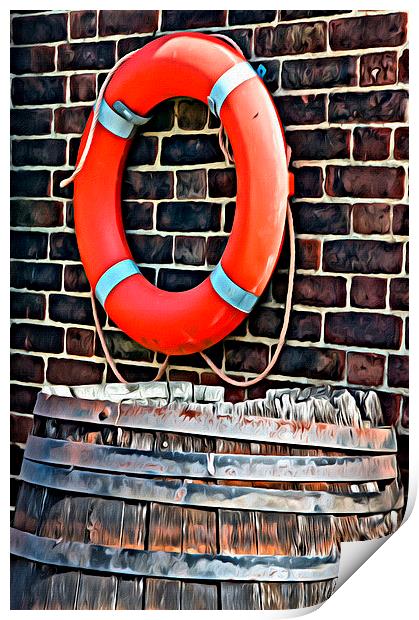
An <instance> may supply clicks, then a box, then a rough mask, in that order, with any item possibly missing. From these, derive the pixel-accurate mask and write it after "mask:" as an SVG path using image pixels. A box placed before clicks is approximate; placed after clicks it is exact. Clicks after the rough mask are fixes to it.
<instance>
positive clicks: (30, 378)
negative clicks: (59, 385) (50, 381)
mask: <svg viewBox="0 0 419 620" xmlns="http://www.w3.org/2000/svg"><path fill="white" fill-rule="evenodd" d="M10 378H11V379H12V380H13V379H15V380H16V381H23V382H29V383H43V381H44V360H43V359H42V357H38V356H35V355H25V354H23V353H14V354H13V355H12V356H11V358H10ZM61 379H62V378H61ZM61 382H62V380H61Z"/></svg>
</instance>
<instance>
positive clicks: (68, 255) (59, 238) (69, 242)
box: [49, 233, 80, 260]
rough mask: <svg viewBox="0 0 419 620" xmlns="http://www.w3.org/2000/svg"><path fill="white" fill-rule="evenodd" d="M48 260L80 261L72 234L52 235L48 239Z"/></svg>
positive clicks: (74, 237) (75, 240)
mask: <svg viewBox="0 0 419 620" xmlns="http://www.w3.org/2000/svg"><path fill="white" fill-rule="evenodd" d="M49 254H50V258H53V259H58V260H80V254H79V249H78V246H77V239H76V236H75V235H74V234H73V233H53V234H52V235H51V238H50V253H49Z"/></svg>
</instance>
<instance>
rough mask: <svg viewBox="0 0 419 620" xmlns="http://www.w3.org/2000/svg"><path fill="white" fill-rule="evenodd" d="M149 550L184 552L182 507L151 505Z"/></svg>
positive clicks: (153, 503)
mask: <svg viewBox="0 0 419 620" xmlns="http://www.w3.org/2000/svg"><path fill="white" fill-rule="evenodd" d="M148 549H149V550H152V551H176V552H179V553H180V552H181V550H182V507H181V506H171V505H170V504H156V503H155V502H152V503H151V504H150V522H149V533H148Z"/></svg>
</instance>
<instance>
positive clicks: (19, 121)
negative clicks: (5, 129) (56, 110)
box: [10, 108, 52, 136]
mask: <svg viewBox="0 0 419 620" xmlns="http://www.w3.org/2000/svg"><path fill="white" fill-rule="evenodd" d="M51 123H52V110H48V109H47V108H42V109H40V110H10V133H11V135H14V136H31V135H44V134H48V133H50V132H51Z"/></svg>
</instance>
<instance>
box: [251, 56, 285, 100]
mask: <svg viewBox="0 0 419 620" xmlns="http://www.w3.org/2000/svg"><path fill="white" fill-rule="evenodd" d="M250 64H251V65H252V67H253V69H254V70H255V71H257V69H258V67H259V65H260V64H261V63H260V62H259V61H256V62H255V61H254V62H251V63H250ZM262 64H263V66H264V67H265V69H266V73H265V75H264V76H263V83H264V84H265V86H266V88H267V89H268V90H269V92H270V93H274V92H275V91H276V90H278V88H279V61H278V60H264V61H263V63H262Z"/></svg>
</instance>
